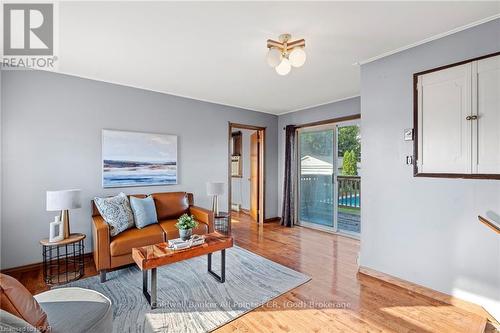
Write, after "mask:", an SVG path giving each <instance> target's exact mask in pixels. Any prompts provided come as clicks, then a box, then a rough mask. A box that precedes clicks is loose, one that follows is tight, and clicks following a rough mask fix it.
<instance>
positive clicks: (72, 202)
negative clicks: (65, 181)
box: [47, 190, 82, 211]
mask: <svg viewBox="0 0 500 333" xmlns="http://www.w3.org/2000/svg"><path fill="white" fill-rule="evenodd" d="M81 193H82V191H81V190H61V191H47V211H56V210H65V209H76V208H80V207H82V197H81Z"/></svg>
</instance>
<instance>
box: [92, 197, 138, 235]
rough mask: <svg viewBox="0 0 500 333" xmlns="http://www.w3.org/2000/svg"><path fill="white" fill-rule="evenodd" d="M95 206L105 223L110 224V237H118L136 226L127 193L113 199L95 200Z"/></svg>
mask: <svg viewBox="0 0 500 333" xmlns="http://www.w3.org/2000/svg"><path fill="white" fill-rule="evenodd" d="M94 202H95V205H96V207H97V209H98V210H99V213H101V215H102V217H103V219H104V221H106V223H107V224H109V235H110V236H111V237H113V236H116V235H118V234H119V233H120V232H122V231H125V230H127V229H129V228H131V227H133V226H134V215H133V214H132V209H131V208H130V203H129V201H128V198H127V196H126V195H125V193H120V194H118V195H117V196H116V197H111V198H97V197H96V198H94Z"/></svg>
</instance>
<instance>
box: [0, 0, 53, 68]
mask: <svg viewBox="0 0 500 333" xmlns="http://www.w3.org/2000/svg"><path fill="white" fill-rule="evenodd" d="M3 22H4V23H3V24H4V26H3V28H4V29H3V31H4V35H3V41H4V42H3V55H2V61H1V64H2V68H3V69H23V68H36V69H47V70H52V69H54V66H55V62H56V61H57V57H56V56H55V55H54V4H52V3H30V4H22V3H8V4H3Z"/></svg>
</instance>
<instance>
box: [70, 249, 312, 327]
mask: <svg viewBox="0 0 500 333" xmlns="http://www.w3.org/2000/svg"><path fill="white" fill-rule="evenodd" d="M212 269H213V270H214V271H215V272H217V273H219V270H220V253H216V254H214V255H213V256H212ZM157 275H158V303H159V305H158V308H157V309H154V310H151V309H150V307H149V304H148V303H147V301H146V299H145V298H144V295H143V294H142V272H141V271H140V270H139V269H138V268H137V267H136V266H131V267H128V268H124V269H121V270H117V271H114V272H109V273H108V274H107V278H108V281H106V282H105V283H100V282H99V277H98V276H93V277H90V278H86V279H83V280H79V281H75V282H72V283H69V284H67V285H65V286H64V287H67V286H71V287H82V288H88V289H93V290H96V291H98V292H100V293H102V294H104V295H106V296H107V297H109V298H110V299H111V301H112V302H113V315H114V321H113V332H117V333H118V332H120V333H121V332H208V331H212V330H214V329H216V328H218V327H220V326H222V325H224V324H226V323H228V322H230V321H231V320H234V319H235V318H237V317H239V316H241V315H243V314H245V313H246V312H248V311H251V310H253V309H255V308H257V307H259V306H260V305H262V304H264V303H266V302H268V301H270V300H271V299H273V298H275V297H277V296H279V295H281V294H283V293H286V292H288V291H289V290H291V289H293V288H296V287H297V286H299V285H301V284H303V283H305V282H307V281H309V280H310V278H309V277H308V276H306V275H304V274H302V273H299V272H297V271H294V270H292V269H290V268H287V267H285V266H283V265H280V264H277V263H275V262H273V261H270V260H268V259H265V258H263V257H261V256H259V255H256V254H254V253H252V252H249V251H247V250H244V249H242V248H240V247H236V246H235V247H233V248H230V249H228V250H226V282H225V283H219V282H217V281H216V280H215V279H214V278H213V277H212V276H211V275H210V274H208V272H207V257H206V256H202V257H198V258H193V259H190V260H186V261H183V262H179V263H175V264H172V265H167V266H162V267H159V268H158V273H157Z"/></svg>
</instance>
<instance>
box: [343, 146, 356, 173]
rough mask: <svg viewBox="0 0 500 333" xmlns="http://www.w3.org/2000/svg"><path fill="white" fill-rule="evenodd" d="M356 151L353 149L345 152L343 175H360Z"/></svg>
mask: <svg viewBox="0 0 500 333" xmlns="http://www.w3.org/2000/svg"><path fill="white" fill-rule="evenodd" d="M357 160H358V159H357V157H356V153H355V152H354V151H353V150H348V151H346V152H345V153H344V158H343V160H342V175H343V176H357V175H358V165H357Z"/></svg>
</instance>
